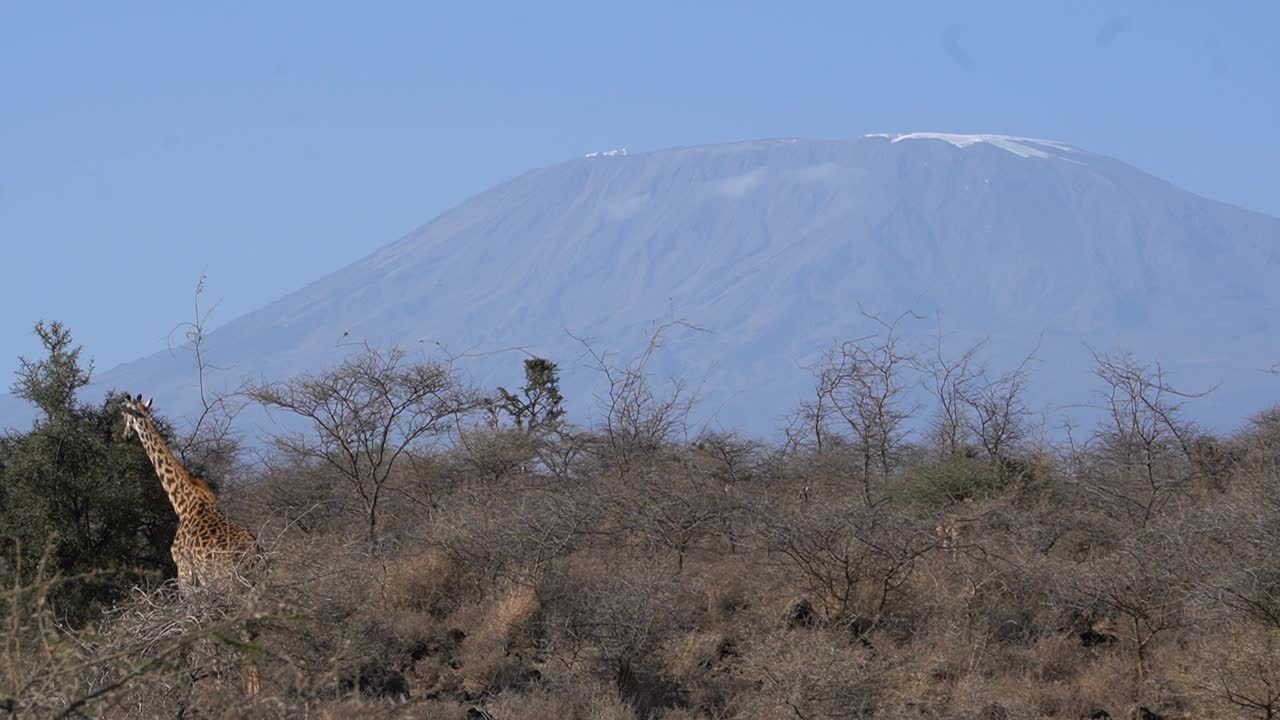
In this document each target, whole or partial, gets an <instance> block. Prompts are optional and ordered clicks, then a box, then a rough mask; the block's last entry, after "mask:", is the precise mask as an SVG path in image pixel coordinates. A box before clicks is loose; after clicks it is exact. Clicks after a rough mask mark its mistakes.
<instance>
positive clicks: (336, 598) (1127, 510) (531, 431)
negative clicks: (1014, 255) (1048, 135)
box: [0, 324, 1280, 720]
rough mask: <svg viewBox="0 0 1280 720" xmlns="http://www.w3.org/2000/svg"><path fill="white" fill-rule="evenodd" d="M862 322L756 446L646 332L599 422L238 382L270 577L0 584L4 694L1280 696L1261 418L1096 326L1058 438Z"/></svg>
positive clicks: (250, 712) (336, 375)
mask: <svg viewBox="0 0 1280 720" xmlns="http://www.w3.org/2000/svg"><path fill="white" fill-rule="evenodd" d="M883 327H884V331H885V332H883V333H881V334H880V335H879V336H877V337H875V338H871V339H868V340H863V341H859V342H857V343H850V344H845V345H843V346H840V347H838V348H836V349H835V351H833V353H831V355H830V356H829V358H828V360H829V362H828V363H827V364H826V365H824V367H823V368H820V370H819V372H818V374H817V383H816V385H815V394H814V397H813V398H812V399H811V400H809V401H807V402H805V403H803V404H802V406H801V407H800V409H799V410H798V412H797V414H796V417H795V419H794V421H793V422H792V423H791V424H790V426H789V431H788V433H787V437H786V442H785V443H782V444H780V445H778V446H772V445H769V444H766V443H762V442H757V441H754V440H748V439H744V438H740V437H737V436H735V435H733V434H731V433H720V434H702V435H698V436H696V437H694V438H688V437H685V436H684V435H683V432H682V428H683V422H682V420H683V416H682V413H684V412H686V411H687V409H688V405H687V404H686V403H685V402H684V400H683V399H682V397H681V396H680V395H678V394H675V393H674V392H665V391H663V390H662V388H660V387H655V386H653V385H651V384H649V382H648V381H647V379H646V377H645V374H644V363H643V358H642V359H641V361H638V362H637V363H634V364H632V365H629V366H624V367H608V368H607V369H608V371H609V372H608V375H607V378H608V380H609V384H610V387H611V389H612V392H610V393H609V394H608V395H607V396H604V397H603V398H602V401H603V405H604V406H603V408H602V420H601V422H600V423H599V424H598V426H597V427H594V428H575V427H573V426H571V425H568V424H565V423H563V422H560V421H559V419H558V416H554V414H553V415H552V416H550V419H549V420H548V421H547V422H537V420H538V416H537V411H532V414H530V415H526V416H522V422H521V423H520V425H519V426H518V427H517V426H516V425H515V423H507V424H504V423H502V422H498V421H496V418H497V414H495V413H494V412H493V406H492V404H489V405H486V404H485V403H484V402H483V401H482V400H478V399H477V398H475V397H472V396H470V395H468V394H467V393H465V392H462V391H461V390H459V388H458V387H457V386H456V384H455V383H456V380H454V379H451V376H449V375H448V373H446V372H443V370H442V369H441V368H440V367H433V368H421V367H406V366H405V362H404V358H403V357H402V356H398V355H378V356H376V357H374V356H367V357H364V358H363V359H361V360H356V361H353V362H351V363H348V364H347V365H344V366H343V367H341V368H338V369H336V370H335V371H334V372H333V373H331V374H329V375H323V376H310V377H307V378H301V379H298V380H297V381H294V382H293V384H291V385H276V386H269V387H262V388H258V389H257V399H258V400H259V401H262V402H268V403H273V404H275V405H276V406H277V407H286V408H302V409H303V410H304V411H305V412H303V413H302V414H303V415H305V416H307V417H309V418H311V419H313V420H316V424H315V425H314V427H313V428H312V434H310V435H300V436H291V437H289V438H283V439H282V440H281V442H280V443H279V453H278V454H277V455H275V456H274V457H273V460H272V462H271V463H270V464H269V465H268V466H267V467H265V468H260V469H258V470H256V471H255V472H256V477H253V478H252V479H251V480H249V481H246V482H241V483H237V484H235V485H232V486H229V487H228V488H227V490H226V491H224V493H223V502H224V503H225V504H227V505H228V507H229V508H230V510H231V512H232V514H234V515H235V516H237V517H238V518H240V519H242V520H244V521H247V522H249V523H250V524H251V525H252V526H253V527H254V528H255V529H256V530H257V532H258V534H259V536H260V537H261V538H263V542H264V544H265V545H266V546H267V547H268V555H269V564H268V567H267V568H266V570H265V571H264V572H263V574H262V575H261V576H260V577H256V578H253V580H254V582H253V583H252V584H251V589H248V590H246V591H245V592H244V593H243V594H242V595H241V596H237V597H234V598H203V599H201V598H197V599H195V600H192V601H184V602H178V601H177V600H175V599H174V598H173V596H172V592H171V590H170V589H169V588H168V586H165V585H160V586H156V587H152V588H150V589H140V590H138V591H137V592H136V593H135V595H134V596H133V597H131V598H129V599H127V600H126V601H124V602H121V603H117V604H116V606H115V607H114V608H113V609H112V610H111V611H110V612H109V613H107V614H106V615H104V616H103V617H102V618H101V619H100V620H99V621H97V622H95V623H92V625H91V626H88V627H77V628H70V627H66V626H64V625H61V624H60V623H59V622H58V619H57V614H56V608H54V607H51V606H50V604H49V603H47V602H46V601H45V600H46V598H47V597H48V592H49V590H50V589H51V588H52V587H53V586H55V585H56V584H59V583H75V582H78V581H79V580H78V579H77V578H70V577H66V578H46V577H43V576H40V575H39V574H38V573H37V576H38V577H39V580H38V581H37V582H34V583H25V584H23V585H21V586H15V587H13V588H11V589H10V590H8V591H6V594H5V600H6V602H7V604H8V609H7V616H6V618H5V625H4V631H3V632H4V647H3V654H0V712H6V711H7V712H9V713H11V714H13V715H14V716H21V717H45V716H63V717H78V716H92V717H113V718H131V717H237V718H242V717H322V718H323V717H332V718H345V717H362V718H363V717H370V718H377V717H388V718H390V717H406V718H408V717H414V718H421V717H427V718H459V719H461V718H493V719H495V720H508V719H509V720H517V719H520V720H542V719H546V720H552V719H560V718H581V719H583V720H587V719H606V720H609V719H613V718H617V719H618V720H624V719H625V720H630V719H632V718H665V719H667V720H694V719H695V718H709V719H721V718H724V719H728V718H742V719H747V718H761V719H765V718H795V719H796V720H818V719H820V718H886V719H896V718H902V719H904V720H905V719H908V718H920V719H924V718H957V719H961V718H967V719H970V720H1019V719H1023V718H1026V719H1030V718H1070V719H1075V718H1095V719H1100V718H1117V719H1118V718H1129V717H1135V718H1136V717H1142V718H1158V717H1164V718H1249V717H1254V718H1272V717H1275V716H1276V713H1277V712H1280V655H1277V651H1278V650H1280V560H1277V559H1276V558H1277V557H1278V556H1277V553H1276V552H1275V547H1276V545H1277V541H1280V497H1278V496H1277V494H1276V488H1277V485H1278V484H1280V412H1272V413H1269V414H1264V415H1262V416H1260V417H1258V418H1255V419H1253V420H1252V421H1251V422H1249V423H1248V425H1247V426H1246V427H1245V428H1244V429H1243V430H1241V431H1240V432H1238V433H1237V434H1235V435H1234V436H1231V437H1225V438H1214V437H1209V436H1207V435H1204V434H1202V433H1199V432H1196V431H1195V429H1194V428H1193V427H1192V426H1191V425H1190V424H1189V423H1188V422H1186V421H1185V420H1184V418H1183V415H1182V412H1181V404H1182V403H1185V402H1189V401H1191V398H1189V397H1188V396H1186V395H1182V394H1179V393H1177V392H1176V390H1174V389H1173V388H1172V387H1170V386H1169V385H1168V384H1167V382H1166V379H1165V378H1164V377H1163V375H1162V374H1161V373H1160V371H1159V368H1158V367H1154V366H1145V365H1142V364H1140V363H1138V362H1136V361H1134V360H1133V359H1132V358H1128V357H1123V356H1119V357H1113V356H1099V357H1098V358H1097V374H1098V377H1099V381H1100V387H1101V388H1102V390H1103V391H1104V392H1103V394H1102V397H1103V409H1104V410H1105V417H1106V422H1105V423H1104V424H1103V425H1101V426H1100V427H1098V428H1096V429H1094V430H1092V431H1090V432H1088V433H1081V432H1080V431H1079V430H1078V429H1076V430H1074V431H1073V432H1072V433H1071V435H1072V438H1071V439H1070V441H1068V442H1063V443H1061V444H1049V443H1047V442H1042V441H1036V440H1034V437H1035V433H1033V432H1032V428H1031V426H1030V415H1029V413H1028V412H1027V410H1026V408H1025V407H1024V405H1023V399H1022V397H1021V393H1022V391H1023V388H1024V386H1025V383H1026V381H1027V377H1026V374H1025V369H1024V368H1015V369H1013V370H1012V371H1010V372H1005V373H996V372H990V371H988V370H987V369H985V368H982V367H980V366H979V364H978V362H977V361H976V359H975V358H976V355H975V354H974V353H965V354H962V355H959V356H957V357H956V358H952V357H949V356H947V355H945V353H942V352H934V353H932V354H930V356H929V357H931V358H932V359H930V360H928V361H925V360H924V359H922V358H923V356H922V355H920V354H910V353H907V352H906V350H905V349H904V348H903V346H902V345H901V343H900V341H899V340H898V339H897V338H896V337H895V335H894V326H893V324H886V325H884V326H883ZM603 366H604V363H603V361H602V367H603ZM427 370H430V372H428V371H427ZM545 370H546V368H545V367H543V372H544V373H545ZM921 378H923V379H924V380H925V382H921ZM544 379H545V377H544ZM344 380H345V381H347V382H346V384H344V383H343V382H341V381H344ZM384 384H385V385H384ZM544 384H545V383H544ZM908 384H913V385H918V386H924V387H926V388H927V389H928V390H929V393H930V395H931V396H932V397H934V398H935V399H936V400H937V403H938V405H937V407H932V408H929V407H924V408H922V407H916V406H907V405H906V404H905V400H904V398H905V394H904V392H903V389H904V388H906V387H907V385H908ZM543 389H544V390H545V387H544V388H543ZM384 390H385V392H384ZM504 397H505V398H506V399H507V400H508V401H510V400H511V399H512V398H516V397H517V396H516V395H515V394H511V393H505V391H504ZM540 397H541V396H540ZM473 401H474V402H473ZM380 403H381V404H380ZM508 404H509V405H511V404H512V403H510V402H508ZM531 404H532V403H530V405H531ZM512 406H513V407H517V408H519V409H520V412H525V411H526V410H528V408H527V407H525V406H522V405H520V403H519V402H518V398H517V401H516V402H515V403H514V405H512ZM486 408H488V409H489V411H490V412H489V421H488V422H486V421H485V420H484V419H483V417H482V416H484V414H485V409H486ZM473 410H474V411H475V415H474V416H473V415H472V414H471V412H472V411H473ZM908 417H915V418H922V417H932V418H933V419H934V422H933V423H932V424H931V426H930V427H931V431H930V432H929V433H928V434H927V435H926V436H924V437H922V438H919V439H916V438H912V437H908V436H907V435H906V433H905V432H903V428H904V427H906V425H905V424H904V421H905V420H906V419H908ZM476 418H479V419H476ZM424 439H431V440H432V441H433V442H431V443H425V442H421V441H422V440H424ZM241 638H249V640H247V641H245V640H242V639H241ZM246 658H252V659H253V660H254V661H255V662H256V663H257V665H258V667H259V668H260V670H259V671H260V673H261V686H262V692H261V693H260V694H259V695H258V696H256V697H252V698H248V697H244V696H243V695H241V694H240V692H239V690H238V685H237V683H236V682H235V680H236V673H237V672H238V668H239V667H240V665H241V663H243V662H244V661H245V659H246Z"/></svg>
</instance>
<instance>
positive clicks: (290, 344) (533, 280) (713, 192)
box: [99, 133, 1280, 432]
mask: <svg viewBox="0 0 1280 720" xmlns="http://www.w3.org/2000/svg"><path fill="white" fill-rule="evenodd" d="M1278 279H1280V220H1277V219H1275V218H1270V217H1266V216H1263V215H1260V214H1257V213H1253V212H1249V211H1246V210H1242V209H1240V208H1235V207H1232V206H1229V205H1225V204H1222V203H1217V202H1213V201H1210V200H1206V199H1204V198H1201V197H1199V196H1196V195H1194V194H1191V193H1188V192H1186V191H1183V190H1180V189H1178V188H1176V187H1174V186H1172V185H1170V184H1169V183H1166V182H1164V181H1162V180H1159V179H1158V178H1155V177H1152V176H1150V175H1147V174H1145V173H1142V172H1141V171H1138V170H1136V169H1134V168H1132V167H1130V166H1127V165H1125V164H1123V163H1121V162H1119V161H1116V160H1113V159H1110V158H1107V157H1103V156H1099V155H1095V154H1091V153H1088V152H1086V151H1083V150H1080V149H1077V148H1073V147H1070V146H1068V145H1064V144H1062V143H1056V142H1050V141H1043V140H1031V139H1025V138H1011V137H1005V136H960V135H946V134H937V133H915V134H910V135H897V136H889V135H876V136H868V137H864V138H859V139H855V140H836V141H828V140H793V139H783V140H765V141H753V142H742V143H733V144H725V145H714V146H703V147H692V148H679V149H672V150H664V151H658V152H650V153H638V154H625V153H593V154H592V155H591V156H588V157H585V158H581V159H578V160H573V161H569V162H565V163H561V164H558V165H555V166H551V167H547V168H543V169H538V170H533V171H531V172H528V173H525V174H524V175H521V176H520V177H517V178H515V179H513V180H511V181H509V182H507V183H504V184H502V185H500V186H498V187H495V188H493V189H491V190H489V191H487V192H484V193H481V194H480V195H477V196H475V197H474V198H472V199H471V200H469V201H467V202H465V203H463V204H462V205H460V206H458V207H456V208H454V209H453V210H450V211H448V212H446V213H444V214H442V215H441V216H439V217H438V218H436V219H435V220H433V221H432V222H430V223H429V224H427V225H425V226H423V227H422V228H420V229H418V230H416V231H414V232H412V233H410V234H409V235H407V236H405V237H403V238H401V239H400V240H398V241H396V242H394V243H391V244H390V245H387V246H385V247H384V248H382V249H380V250H378V251H377V252H375V253H373V254H372V255H370V256H368V257H366V258H364V259H362V260H360V261H358V262H356V263H354V264H352V265H350V266H348V267H346V268H343V269H342V270H339V271H337V272H335V273H333V274H331V275H329V276H327V277H324V278H322V279H320V280H318V281H316V282H315V283H313V284H311V285H309V286H307V287H305V288H302V289H301V290H299V291H297V292H295V293H292V294H290V295H288V296H286V297H284V298H281V299H280V300H279V301H277V302H274V303H272V304H270V305H268V306H266V307H264V308H262V309H260V310H258V311H256V312H253V313H250V314H249V315H246V316H244V317H241V318H238V319H236V320H234V321H232V322H229V323H227V324H226V325H225V326H223V327H221V328H220V329H218V330H217V331H216V332H215V333H213V334H211V335H210V337H209V351H210V353H211V354H212V356H213V357H214V358H215V360H216V362H218V363H219V364H222V365H225V366H230V367H231V370H229V371H228V372H227V373H226V374H225V378H224V379H225V380H226V381H231V380H233V379H238V378H239V377H240V376H242V375H253V376H265V377H269V378H278V377H283V376H285V375H287V374H290V373H292V372H295V371H297V370H300V369H303V368H314V367H317V366H323V365H324V364H326V363H328V362H332V361H333V360H334V359H336V358H337V357H340V356H341V355H342V354H343V353H344V352H347V351H349V350H350V347H349V346H343V345H342V343H343V342H346V343H350V342H351V341H353V340H354V341H357V342H358V341H363V340H370V341H372V342H388V341H397V342H400V343H402V344H405V345H407V346H420V347H424V348H425V347H431V345H430V344H431V343H434V342H440V343H443V344H444V345H446V346H447V347H448V348H449V350H450V351H453V352H461V351H464V350H473V351H474V352H477V353H479V352H485V351H494V350H499V349H503V348H512V347H515V346H519V347H522V348H525V349H527V350H528V351H530V352H534V353H537V354H543V355H547V356H550V357H552V358H553V359H555V360H557V361H559V362H560V363H561V365H562V366H563V368H564V374H565V381H566V382H565V384H566V395H567V396H568V397H569V398H570V399H571V403H570V404H571V410H576V411H578V412H579V413H581V412H582V411H584V410H585V409H587V406H589V405H590V401H589V396H590V392H591V388H592V387H593V383H595V382H596V381H597V380H598V378H597V377H596V376H595V375H594V374H593V373H591V372H590V371H589V369H587V368H585V367H584V365H583V352H582V346H581V345H580V344H579V343H578V342H577V341H575V340H574V339H573V338H572V337H570V336H569V335H568V334H567V333H566V330H567V331H570V332H572V333H573V334H574V335H576V336H580V337H581V336H586V337H590V338H592V339H593V341H592V344H593V346H594V347H597V348H599V349H604V350H610V351H623V353H624V355H625V353H628V352H630V353H634V352H636V351H638V349H639V348H640V347H641V346H642V345H643V342H644V338H645V334H646V332H647V329H648V328H651V327H652V326H653V323H654V322H655V321H661V320H663V319H666V318H670V317H683V318H686V319H688V320H689V321H690V322H692V323H695V324H697V325H700V326H702V327H705V328H707V329H708V330H710V331H712V333H711V334H689V333H686V334H682V335H679V336H678V337H673V338H672V339H671V344H670V345H669V346H668V347H667V348H665V349H664V350H663V352H662V354H661V356H660V357H661V358H662V359H663V360H664V364H663V365H662V366H660V367H661V369H662V370H664V371H669V372H673V373H678V374H680V375H683V376H684V377H686V378H688V379H689V380H691V381H694V382H700V381H701V382H703V383H704V385H703V395H704V398H705V403H704V409H705V410H706V411H707V413H709V414H713V415H715V419H716V420H718V421H719V422H720V423H721V424H723V425H727V426H734V427H743V428H745V429H748V430H751V431H755V432H769V431H771V430H773V429H774V428H776V427H777V425H778V420H779V418H780V417H781V416H782V415H783V414H784V413H785V412H786V411H787V410H788V409H789V408H790V407H792V406H793V405H794V404H795V403H796V402H797V401H798V400H800V399H801V397H802V396H803V394H804V392H805V391H806V390H807V388H808V387H809V385H810V379H809V376H808V375H807V373H806V371H805V370H804V369H803V367H802V366H803V365H804V364H805V363H806V362H810V361H812V360H814V359H815V358H816V356H817V354H818V353H819V352H821V351H822V350H823V349H825V348H826V347H827V346H829V344H830V343H831V342H833V341H835V340H838V339H844V338H849V337H853V336H855V335H857V334H858V333H860V332H862V331H864V330H865V329H866V327H867V326H866V322H865V319H864V318H862V317H861V316H860V315H859V312H858V310H859V307H863V308H866V309H868V310H874V311H879V312H883V313H886V314H888V315H897V314H899V313H901V312H903V311H905V310H908V309H910V310H913V311H915V312H917V313H919V314H921V315H925V316H933V315H935V314H939V315H940V316H941V319H942V324H943V326H944V328H945V329H946V330H948V331H955V332H958V333H960V334H961V335H962V336H965V337H974V336H977V335H983V334H989V335H992V336H993V338H994V340H995V342H994V344H993V346H992V352H993V354H994V360H995V361H996V362H997V364H1000V363H1001V362H1004V363H1006V364H1007V363H1009V362H1012V361H1013V360H1014V358H1015V357H1016V356H1020V355H1021V354H1023V353H1025V352H1026V351H1028V350H1029V349H1030V348H1031V347H1032V346H1033V345H1035V344H1036V342H1037V338H1040V337H1041V336H1043V338H1042V339H1041V340H1040V342H1041V351H1040V357H1041V358H1042V359H1043V360H1044V362H1043V364H1042V366H1041V367H1040V368H1039V370H1038V372H1037V377H1036V379H1035V381H1034V385H1035V387H1036V389H1037V391H1038V393H1039V394H1038V396H1037V399H1038V401H1041V402H1053V403H1069V402H1081V401H1084V400H1087V399H1088V393H1089V388H1090V385H1089V376H1088V369H1087V368H1086V367H1077V364H1079V363H1082V362H1083V361H1084V360H1085V359H1086V358H1087V357H1088V355H1087V350H1086V349H1085V346H1084V343H1088V344H1089V345H1091V346H1094V347H1097V348H1099V349H1113V348H1132V349H1134V350H1136V351H1140V354H1141V355H1143V356H1144V357H1151V358H1153V359H1155V358H1158V359H1161V360H1162V361H1164V362H1166V363H1168V364H1170V365H1172V366H1174V368H1175V369H1176V370H1178V372H1179V374H1178V375H1177V377H1180V378H1183V379H1184V380H1186V381H1187V382H1190V383H1192V384H1201V385H1204V384H1209V383H1215V382H1222V383H1223V387H1222V389H1221V390H1220V391H1219V392H1217V393H1215V396H1214V399H1213V400H1212V401H1211V402H1209V403H1207V404H1206V405H1207V407H1208V408H1209V410H1208V411H1207V412H1209V413H1210V415H1212V416H1213V417H1212V418H1211V421H1231V420H1239V419H1242V418H1241V415H1242V414H1243V413H1247V412H1251V411H1253V410H1255V409H1257V408H1258V407H1260V405H1259V403H1260V402H1262V401H1263V400H1265V399H1266V398H1265V396H1260V395H1259V393H1260V392H1261V393H1266V392H1270V393H1271V395H1270V397H1271V398H1273V399H1274V398H1276V397H1277V396H1276V393H1275V386H1276V384H1277V383H1275V382H1274V381H1273V380H1272V379H1271V378H1268V377H1266V376H1263V375H1262V374H1261V373H1258V372H1256V368H1259V367H1263V366H1266V365H1270V364H1271V363H1273V362H1274V361H1275V360H1276V359H1277V357H1273V356H1280V352H1278V351H1277V344H1276V343H1274V342H1273V341H1272V340H1271V338H1272V337H1273V336H1274V332H1275V326H1274V322H1275V320H1274V315H1275V312H1274V311H1275V309H1276V308H1277V307H1280V290H1277V283H1276V281H1277V280H1278ZM907 329H908V331H909V332H912V333H916V334H919V335H921V336H929V335H932V334H933V333H934V332H935V330H936V321H935V320H934V319H932V318H930V319H928V320H925V321H920V322H915V323H910V324H909V326H908V328H907ZM344 334H346V335H345V338H344ZM519 360H520V355H519V354H518V353H506V354H499V355H485V356H483V357H476V358H474V359H464V360H463V361H462V365H463V367H465V368H468V369H471V370H472V371H473V372H474V373H475V375H476V376H477V379H479V380H481V381H483V382H485V383H486V384H490V385H491V384H494V383H497V382H513V381H516V380H517V379H518V378H517V376H518V373H519ZM99 385H100V386H103V387H105V386H112V385H114V386H119V387H122V388H129V389H131V390H134V391H141V392H154V393H155V394H156V396H157V403H159V404H160V405H161V407H165V408H175V411H174V414H179V413H178V411H179V410H189V409H191V408H192V407H193V404H192V400H193V397H194V393H193V378H192V371H191V368H190V361H189V359H188V358H184V357H182V356H177V357H174V356H171V355H169V354H168V353H163V354H158V355H155V356H152V357H149V358H144V359H142V360H139V361H137V362H134V363H129V364H127V365H124V366H121V367H118V368H115V369H114V370H112V371H110V372H107V373H104V374H103V375H102V377H101V378H100V380H99ZM1264 404H1265V403H1264Z"/></svg>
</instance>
